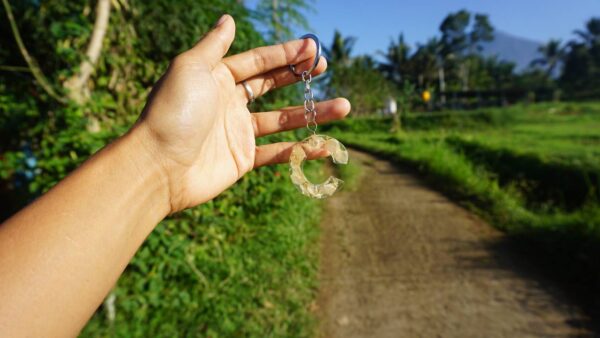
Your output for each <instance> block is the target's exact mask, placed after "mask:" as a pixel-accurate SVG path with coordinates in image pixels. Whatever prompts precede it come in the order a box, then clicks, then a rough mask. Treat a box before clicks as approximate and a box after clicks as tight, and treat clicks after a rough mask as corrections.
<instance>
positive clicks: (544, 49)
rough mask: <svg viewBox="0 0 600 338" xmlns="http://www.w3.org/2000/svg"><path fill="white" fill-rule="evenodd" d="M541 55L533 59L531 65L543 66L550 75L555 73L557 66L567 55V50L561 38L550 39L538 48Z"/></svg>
mask: <svg viewBox="0 0 600 338" xmlns="http://www.w3.org/2000/svg"><path fill="white" fill-rule="evenodd" d="M538 51H539V52H540V54H541V57H539V58H537V59H535V60H533V61H531V66H532V67H535V66H542V67H544V68H545V70H546V73H547V74H548V75H550V76H551V75H552V74H554V71H555V70H556V67H557V66H558V65H559V64H560V63H561V62H562V60H563V59H564V57H565V50H564V48H563V47H562V44H561V42H560V40H550V41H548V43H546V44H545V45H542V46H540V47H539V48H538Z"/></svg>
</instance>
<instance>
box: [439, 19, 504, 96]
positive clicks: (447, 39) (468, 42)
mask: <svg viewBox="0 0 600 338" xmlns="http://www.w3.org/2000/svg"><path fill="white" fill-rule="evenodd" d="M440 32H441V33H442V37H441V43H442V47H441V55H440V56H441V60H442V62H443V63H444V64H445V63H447V62H448V61H455V60H456V61H457V62H458V69H457V70H458V74H457V75H458V79H459V81H460V82H461V87H462V89H463V90H467V89H468V88H469V68H470V63H471V60H472V59H473V57H476V56H477V55H476V53H477V52H479V51H481V49H482V43H483V42H487V41H492V40H493V39H494V27H493V26H492V25H491V23H490V21H489V18H488V16H487V15H484V14H475V16H474V20H473V22H472V21H471V13H469V12H468V11H466V10H464V9H463V10H460V11H458V12H456V13H450V14H448V16H446V18H445V19H444V20H443V21H442V23H441V25H440Z"/></svg>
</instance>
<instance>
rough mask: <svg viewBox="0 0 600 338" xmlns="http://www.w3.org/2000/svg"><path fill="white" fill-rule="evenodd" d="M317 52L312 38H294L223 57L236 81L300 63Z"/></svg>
mask: <svg viewBox="0 0 600 338" xmlns="http://www.w3.org/2000/svg"><path fill="white" fill-rule="evenodd" d="M316 54H317V46H316V45H315V43H314V42H313V41H312V40H311V39H303V40H292V41H288V42H285V43H282V44H278V45H273V46H265V47H258V48H254V49H251V50H249V51H247V52H243V53H240V54H237V55H232V56H229V57H226V58H225V59H223V63H224V64H225V65H226V66H227V68H229V71H230V72H231V74H232V75H233V78H234V79H235V82H241V81H244V80H246V79H248V78H251V77H253V76H256V75H260V74H262V73H265V72H268V71H270V70H272V69H276V68H280V67H283V66H286V65H290V64H296V63H300V62H302V61H304V60H307V59H309V58H314V57H315V55H316Z"/></svg>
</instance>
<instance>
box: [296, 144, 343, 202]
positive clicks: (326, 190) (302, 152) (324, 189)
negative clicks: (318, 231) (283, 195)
mask: <svg viewBox="0 0 600 338" xmlns="http://www.w3.org/2000/svg"><path fill="white" fill-rule="evenodd" d="M323 149H324V150H327V152H328V153H329V155H330V156H331V158H332V159H333V163H336V164H346V163H348V151H347V150H346V147H344V145H343V144H342V143H340V141H338V140H336V139H334V138H331V137H329V136H325V135H316V134H315V135H311V136H310V137H308V138H306V139H304V140H302V141H301V142H298V143H297V144H296V145H294V147H293V148H292V154H291V156H290V177H291V179H292V182H293V183H294V184H295V185H296V187H298V189H299V190H300V192H302V194H304V195H306V196H309V197H312V198H326V197H329V196H331V195H333V194H334V193H335V192H336V191H337V190H338V189H339V188H340V187H341V185H342V184H343V183H344V181H342V180H340V179H339V178H336V177H333V176H329V178H328V179H327V180H325V182H323V183H319V184H314V183H312V182H310V181H309V180H308V178H306V175H304V172H303V171H302V165H303V164H304V161H305V160H306V151H309V152H314V151H319V150H323Z"/></svg>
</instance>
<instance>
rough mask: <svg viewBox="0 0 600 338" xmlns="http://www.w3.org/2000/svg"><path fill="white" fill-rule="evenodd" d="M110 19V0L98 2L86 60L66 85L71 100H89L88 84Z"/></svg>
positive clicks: (80, 101) (79, 101) (81, 101)
mask: <svg viewBox="0 0 600 338" xmlns="http://www.w3.org/2000/svg"><path fill="white" fill-rule="evenodd" d="M109 18H110V0H98V4H97V5H96V21H95V22H94V29H93V31H92V38H91V39H90V43H89V45H88V48H87V51H86V53H85V58H84V60H83V61H81V64H80V65H79V72H78V73H77V74H75V75H73V76H72V77H71V78H69V79H68V80H67V81H65V83H64V87H65V88H67V89H68V90H69V98H70V99H71V100H73V101H75V102H77V103H84V102H85V101H86V100H87V99H88V98H89V91H88V87H87V82H88V80H89V78H90V76H91V75H92V73H93V72H94V69H95V68H96V63H97V62H98V59H99V58H100V53H101V52H102V42H103V40H104V36H105V35H106V31H107V30H108V21H109Z"/></svg>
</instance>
